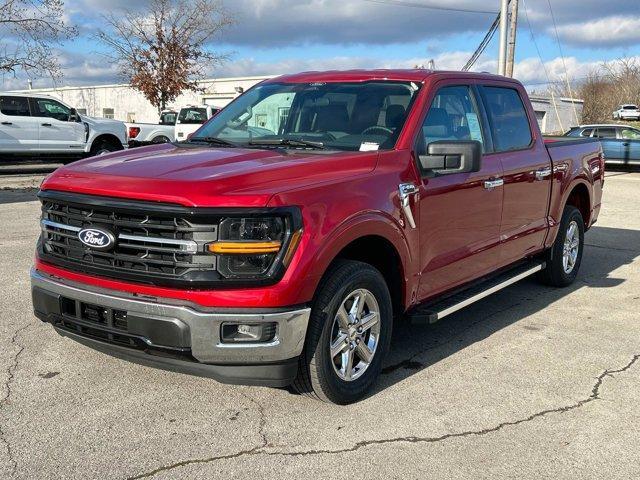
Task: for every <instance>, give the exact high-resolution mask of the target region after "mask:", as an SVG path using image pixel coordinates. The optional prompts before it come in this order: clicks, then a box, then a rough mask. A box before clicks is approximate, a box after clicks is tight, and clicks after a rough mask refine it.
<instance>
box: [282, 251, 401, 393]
mask: <svg viewBox="0 0 640 480" xmlns="http://www.w3.org/2000/svg"><path fill="white" fill-rule="evenodd" d="M359 289H364V290H367V291H368V293H371V294H372V295H373V297H374V298H373V302H376V303H377V306H378V310H379V312H378V314H379V315H378V321H379V327H378V326H376V327H375V328H376V329H379V331H378V333H377V334H378V341H377V344H376V345H377V346H376V348H375V350H374V354H373V358H372V359H371V361H370V362H369V363H368V366H366V367H364V368H363V369H362V372H361V373H360V374H359V376H358V377H357V378H355V375H354V379H352V380H350V381H347V380H345V379H343V378H340V376H339V375H340V373H338V372H337V370H336V367H334V360H333V358H332V357H331V353H330V350H329V348H330V344H331V341H332V336H333V334H334V332H336V330H335V328H336V325H337V324H335V322H336V321H337V320H336V315H337V312H338V308H340V307H341V306H342V304H343V302H345V300H346V299H347V298H349V295H350V294H351V293H352V292H355V291H358V290H359ZM365 309H367V312H368V314H370V313H371V312H370V311H369V310H368V305H365ZM366 314H367V313H365V312H363V316H365V315H366ZM392 323H393V310H392V306H391V296H390V294H389V289H388V288H387V284H386V282H385V280H384V277H383V276H382V274H381V273H380V272H379V271H378V270H376V269H375V268H374V267H372V266H371V265H369V264H367V263H362V262H357V261H353V260H340V261H337V262H336V263H335V264H334V265H333V266H332V267H331V269H330V270H329V271H328V272H327V274H326V275H325V276H324V277H323V279H322V281H321V282H320V285H319V287H318V291H317V294H316V296H315V299H314V302H313V306H312V309H311V317H310V319H309V327H308V329H307V337H306V340H305V346H304V349H303V352H302V354H301V355H300V360H299V367H298V375H297V377H296V379H295V380H294V383H293V385H292V386H293V388H294V390H295V391H297V392H298V393H301V394H303V395H306V396H309V397H311V398H315V399H318V400H322V401H325V402H332V403H337V404H341V405H344V404H348V403H352V402H355V401H357V400H359V399H361V398H362V397H364V396H365V395H366V394H367V392H368V391H369V390H370V389H371V388H372V386H373V384H374V382H375V381H376V379H377V377H378V375H379V374H380V370H381V369H382V362H383V360H384V357H385V356H386V354H387V352H388V350H389V344H390V341H391V330H392ZM373 330H374V329H373V327H372V328H371V330H370V331H371V332H372V333H370V334H369V335H372V334H373ZM338 334H339V331H338ZM364 335H367V333H366V332H365V333H364ZM363 338H364V337H363ZM369 339H371V337H370V336H369ZM359 341H360V340H355V341H354V344H355V342H358V345H359ZM366 342H367V340H365V341H364V342H363V343H366ZM348 344H349V339H348V338H347V339H345V347H346V346H347V345H348ZM345 350H348V348H345ZM355 351H356V355H360V353H359V347H356V348H355ZM346 353H347V354H349V352H348V351H347V352H346ZM341 358H344V357H341ZM352 358H354V359H358V360H359V363H358V364H359V365H360V364H361V363H360V362H361V361H362V360H361V359H359V358H358V356H356V357H352ZM345 371H346V369H345Z"/></svg>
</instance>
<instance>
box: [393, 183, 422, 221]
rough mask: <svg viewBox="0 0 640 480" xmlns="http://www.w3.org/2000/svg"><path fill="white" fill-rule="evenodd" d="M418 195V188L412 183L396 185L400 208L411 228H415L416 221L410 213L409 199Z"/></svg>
mask: <svg viewBox="0 0 640 480" xmlns="http://www.w3.org/2000/svg"><path fill="white" fill-rule="evenodd" d="M417 193H418V187H416V186H415V185H414V184H413V183H401V184H400V185H398V196H399V198H400V206H401V207H402V211H403V212H404V216H405V217H406V218H407V223H408V224H409V226H410V227H411V228H416V221H415V219H414V218H413V212H412V211H411V197H412V196H413V195H415V194H417Z"/></svg>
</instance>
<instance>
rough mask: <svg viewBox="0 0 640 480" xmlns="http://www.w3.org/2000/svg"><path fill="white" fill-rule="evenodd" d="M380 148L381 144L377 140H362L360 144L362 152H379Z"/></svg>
mask: <svg viewBox="0 0 640 480" xmlns="http://www.w3.org/2000/svg"><path fill="white" fill-rule="evenodd" d="M379 148H380V144H379V143H376V142H362V143H361V144H360V151H361V152H377V151H378V149H379Z"/></svg>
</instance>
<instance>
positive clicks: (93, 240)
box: [78, 228, 116, 250]
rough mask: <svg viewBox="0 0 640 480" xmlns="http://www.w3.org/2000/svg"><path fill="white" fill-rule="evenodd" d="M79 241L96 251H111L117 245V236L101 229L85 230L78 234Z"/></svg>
mask: <svg viewBox="0 0 640 480" xmlns="http://www.w3.org/2000/svg"><path fill="white" fill-rule="evenodd" d="M78 239H79V240H80V241H81V242H82V243H83V244H85V245H86V246H87V247H89V248H93V249H95V250H109V249H111V248H113V247H114V246H115V244H116V237H115V235H114V234H113V233H111V232H109V231H108V230H103V229H101V228H83V229H82V230H80V231H79V232H78Z"/></svg>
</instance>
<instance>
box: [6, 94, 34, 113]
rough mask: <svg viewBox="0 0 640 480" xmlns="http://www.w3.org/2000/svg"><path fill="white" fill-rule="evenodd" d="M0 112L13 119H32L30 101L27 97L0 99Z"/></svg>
mask: <svg viewBox="0 0 640 480" xmlns="http://www.w3.org/2000/svg"><path fill="white" fill-rule="evenodd" d="M0 112H2V113H3V114H4V115H8V116H11V117H30V116H31V112H30V111H29V100H28V99H27V98H26V97H0Z"/></svg>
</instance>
